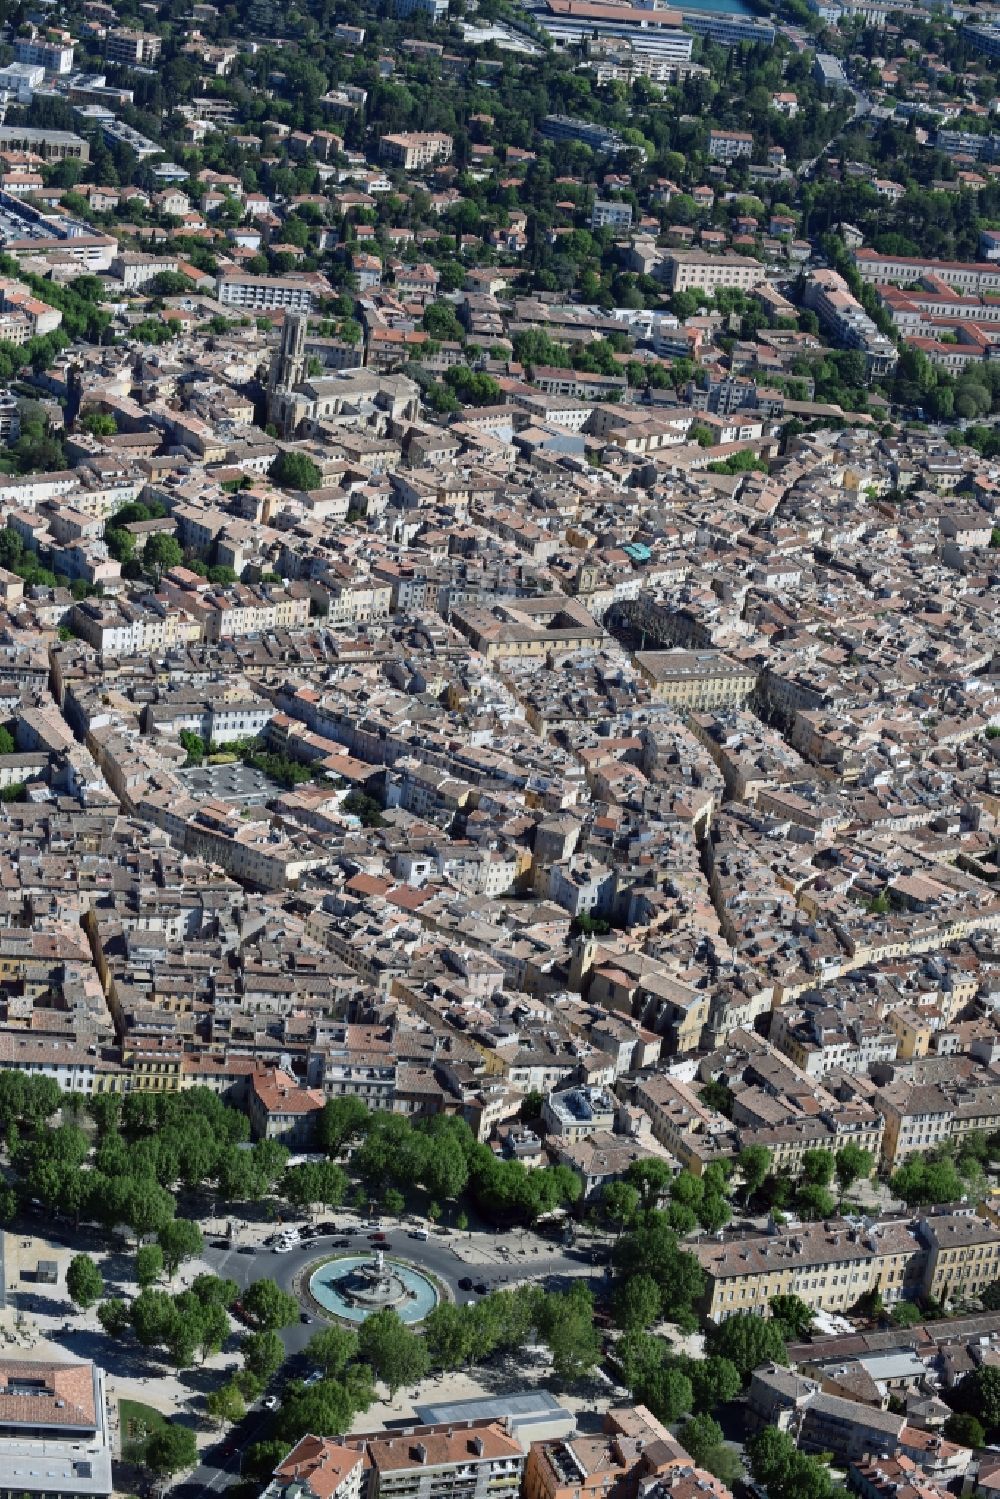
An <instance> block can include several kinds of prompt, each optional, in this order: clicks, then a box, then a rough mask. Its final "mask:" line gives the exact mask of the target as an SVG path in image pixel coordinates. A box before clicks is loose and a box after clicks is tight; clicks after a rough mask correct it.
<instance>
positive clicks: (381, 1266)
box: [303, 1249, 441, 1326]
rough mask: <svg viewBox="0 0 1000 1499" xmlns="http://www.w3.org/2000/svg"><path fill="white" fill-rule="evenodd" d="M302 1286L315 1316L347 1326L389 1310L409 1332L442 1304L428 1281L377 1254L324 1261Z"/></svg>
mask: <svg viewBox="0 0 1000 1499" xmlns="http://www.w3.org/2000/svg"><path fill="white" fill-rule="evenodd" d="M303 1282H304V1285H303V1289H307V1290H308V1292H309V1295H310V1297H311V1298H312V1300H313V1302H314V1303H315V1305H316V1307H317V1309H318V1310H319V1311H321V1312H325V1313H326V1314H327V1315H328V1316H333V1317H337V1318H339V1319H341V1320H342V1321H345V1322H355V1323H357V1322H363V1321H364V1320H365V1318H366V1317H370V1316H371V1315H372V1313H373V1312H379V1311H384V1310H385V1309H387V1308H391V1309H392V1310H393V1311H395V1312H396V1313H397V1315H398V1316H399V1318H400V1320H401V1321H403V1322H405V1323H407V1324H408V1325H410V1326H413V1325H414V1324H416V1323H417V1322H422V1321H423V1320H424V1318H425V1317H426V1316H427V1314H428V1313H429V1312H431V1311H433V1309H434V1307H436V1306H437V1304H438V1302H439V1301H440V1300H441V1293H440V1291H439V1289H438V1286H437V1285H436V1284H435V1282H434V1280H433V1279H432V1277H431V1276H430V1275H428V1274H426V1273H425V1272H423V1271H421V1270H417V1269H416V1268H415V1267H414V1266H413V1265H408V1264H405V1263H404V1262H403V1261H402V1260H394V1259H389V1260H387V1259H386V1258H385V1255H384V1254H383V1252H382V1250H380V1249H379V1250H377V1251H376V1252H375V1253H374V1254H372V1255H352V1256H347V1257H345V1258H342V1259H334V1260H324V1261H323V1263H322V1264H320V1265H318V1266H317V1267H316V1268H315V1269H314V1270H313V1271H312V1273H311V1274H309V1273H308V1272H307V1276H304V1277H303Z"/></svg>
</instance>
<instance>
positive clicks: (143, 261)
mask: <svg viewBox="0 0 1000 1499" xmlns="http://www.w3.org/2000/svg"><path fill="white" fill-rule="evenodd" d="M177 264H178V261H177V256H176V255H140V254H138V253H136V252H133V251H128V252H126V251H122V252H121V254H119V255H116V256H115V258H114V260H113V261H112V262H111V274H112V275H113V276H117V278H118V280H119V281H120V282H121V284H122V286H123V287H124V289H125V290H126V291H137V290H138V289H139V287H140V286H145V285H146V283H147V282H148V281H152V280H153V279H154V278H155V277H157V276H159V275H162V274H163V273H165V272H168V271H174V272H175V271H176V270H177Z"/></svg>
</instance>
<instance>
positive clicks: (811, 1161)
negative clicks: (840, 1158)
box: [801, 1150, 834, 1187]
mask: <svg viewBox="0 0 1000 1499" xmlns="http://www.w3.org/2000/svg"><path fill="white" fill-rule="evenodd" d="M833 1171H834V1158H833V1155H832V1154H831V1152H830V1151H829V1150H807V1151H805V1152H804V1153H803V1156H802V1178H801V1179H802V1181H803V1182H807V1183H808V1184H809V1185H810V1186H814V1187H828V1186H829V1185H830V1183H831V1181H832V1180H833Z"/></svg>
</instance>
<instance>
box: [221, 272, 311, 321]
mask: <svg viewBox="0 0 1000 1499" xmlns="http://www.w3.org/2000/svg"><path fill="white" fill-rule="evenodd" d="M215 294H216V296H217V297H218V299H219V301H220V302H221V303H222V304H223V306H225V307H245V308H247V309H248V310H250V311H255V312H267V311H270V309H271V308H274V307H290V308H292V309H293V310H294V311H297V312H311V311H312V309H313V307H314V306H315V305H316V303H317V302H318V301H319V300H321V299H322V298H323V297H327V296H332V294H333V293H332V288H331V287H330V284H329V282H328V281H327V279H326V277H325V276H321V275H319V274H318V273H315V272H311V273H303V274H301V275H290V276H252V275H249V274H245V273H242V272H233V271H224V272H222V273H221V274H220V276H219V277H218V280H217V281H216V293H215Z"/></svg>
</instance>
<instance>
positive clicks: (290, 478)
mask: <svg viewBox="0 0 1000 1499" xmlns="http://www.w3.org/2000/svg"><path fill="white" fill-rule="evenodd" d="M271 478H272V479H273V480H274V482H275V484H280V485H281V487H282V488H283V489H296V490H311V489H319V488H321V486H322V483H323V472H322V469H320V468H319V467H318V465H317V464H316V463H315V462H314V461H313V459H312V458H310V457H309V455H308V453H299V452H295V451H293V450H289V449H283V450H282V451H281V452H280V453H279V454H278V456H277V458H275V460H274V462H273V463H272V464H271Z"/></svg>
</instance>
